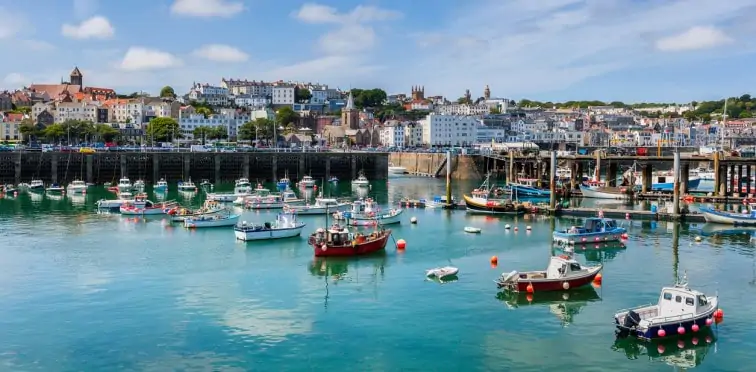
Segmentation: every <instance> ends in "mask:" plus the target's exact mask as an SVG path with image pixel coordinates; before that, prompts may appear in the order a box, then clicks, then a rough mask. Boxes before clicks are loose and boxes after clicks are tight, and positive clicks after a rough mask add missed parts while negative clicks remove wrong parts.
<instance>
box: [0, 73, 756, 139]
mask: <svg viewBox="0 0 756 372" xmlns="http://www.w3.org/2000/svg"><path fill="white" fill-rule="evenodd" d="M409 88H410V91H409V93H408V94H407V93H397V94H386V92H384V91H383V90H381V89H366V90H363V89H351V90H349V91H344V90H341V89H338V88H333V87H329V86H328V85H327V84H322V83H305V82H292V81H282V80H281V81H274V82H263V81H256V80H247V79H235V78H234V79H232V78H221V79H220V81H219V83H218V84H217V85H216V84H211V83H198V82H195V83H193V84H192V85H191V88H190V89H189V91H188V92H175V91H174V90H173V88H171V87H168V86H166V87H165V88H163V89H162V90H161V92H160V94H158V95H155V96H150V95H145V94H141V93H132V94H129V95H123V94H118V93H116V91H115V90H114V89H111V88H107V87H93V86H88V85H86V80H85V76H84V74H83V73H82V71H80V70H79V69H78V67H75V68H74V69H73V71H72V72H71V74H70V77H69V80H68V81H64V82H61V83H59V84H31V85H29V86H25V87H19V88H18V89H17V90H15V91H4V92H0V142H2V143H3V144H5V145H9V144H22V143H32V142H37V141H44V142H47V143H58V144H62V143H66V144H67V145H71V144H73V143H82V142H98V141H99V142H118V143H122V144H130V145H140V144H145V143H156V142H163V143H164V144H165V143H169V144H170V145H171V146H177V145H187V144H192V143H199V142H200V141H201V142H202V143H203V144H204V143H206V142H208V141H225V142H239V143H249V144H251V145H254V146H278V147H312V146H329V147H344V146H357V147H367V148H376V147H384V148H390V149H413V148H436V147H476V146H477V147H480V146H492V145H494V146H495V145H496V144H507V143H533V144H536V145H538V146H540V147H542V148H554V149H562V150H573V149H575V148H579V147H581V146H613V147H637V146H705V145H710V144H714V143H717V144H719V145H726V146H728V147H732V148H735V147H738V146H745V145H753V144H754V142H756V139H755V138H756V137H754V136H753V131H752V126H753V124H754V123H755V122H756V119H753V118H751V110H752V108H753V107H754V105H756V100H753V99H751V98H750V96H749V95H743V96H741V97H739V98H731V99H729V100H728V103H729V104H730V106H729V107H727V106H726V104H725V100H722V101H720V102H717V101H713V102H701V103H697V102H692V103H688V104H658V105H653V104H638V105H626V104H624V103H621V102H611V103H604V102H599V101H580V102H565V103H551V102H534V101H529V100H520V101H515V100H514V99H511V98H504V97H497V96H495V95H493V94H492V91H491V88H490V87H489V86H485V87H482V89H481V92H480V93H481V94H480V95H479V96H478V97H476V95H477V94H473V93H472V92H471V91H470V90H467V91H465V92H464V93H462V94H461V96H460V97H459V98H454V97H444V96H439V95H430V94H426V88H425V87H424V86H412V87H409ZM723 106H724V107H723ZM725 107H727V108H726V110H727V115H726V116H724V117H723V115H722V112H723V111H724V110H725ZM274 138H275V140H274Z"/></svg>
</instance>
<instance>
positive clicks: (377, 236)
mask: <svg viewBox="0 0 756 372" xmlns="http://www.w3.org/2000/svg"><path fill="white" fill-rule="evenodd" d="M389 236H391V230H389V229H384V228H382V227H381V228H378V229H376V230H375V231H373V232H371V233H369V234H363V233H359V232H356V233H351V232H349V230H348V229H347V228H346V227H342V226H340V225H338V224H334V225H332V226H331V227H330V228H328V229H324V228H322V227H321V228H319V229H317V230H316V231H315V232H314V233H313V234H312V235H310V238H309V239H308V240H307V243H309V244H310V245H311V246H312V247H313V249H314V250H315V256H316V257H326V256H359V255H365V254H370V253H373V252H378V251H381V250H383V249H384V248H386V243H387V242H388V238H389Z"/></svg>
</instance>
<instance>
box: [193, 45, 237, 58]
mask: <svg viewBox="0 0 756 372" xmlns="http://www.w3.org/2000/svg"><path fill="white" fill-rule="evenodd" d="M192 54H194V55H195V56H197V57H200V58H204V59H207V60H210V61H215V62H244V61H246V60H248V59H249V55H247V53H244V52H243V51H241V50H239V49H237V48H235V47H232V46H230V45H223V44H209V45H203V46H202V47H200V48H199V49H197V50H195V51H194V52H192Z"/></svg>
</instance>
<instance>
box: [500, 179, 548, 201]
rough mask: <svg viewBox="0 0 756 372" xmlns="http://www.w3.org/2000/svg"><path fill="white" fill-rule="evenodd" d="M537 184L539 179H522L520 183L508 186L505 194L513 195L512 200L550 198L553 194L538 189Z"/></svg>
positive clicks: (512, 183) (511, 183)
mask: <svg viewBox="0 0 756 372" xmlns="http://www.w3.org/2000/svg"><path fill="white" fill-rule="evenodd" d="M537 182H538V180H537V179H531V178H521V179H519V180H518V182H510V183H509V184H507V186H506V188H505V192H506V193H508V194H511V195H512V198H548V197H549V196H550V195H551V192H550V191H549V190H543V189H539V188H538V187H536V184H537Z"/></svg>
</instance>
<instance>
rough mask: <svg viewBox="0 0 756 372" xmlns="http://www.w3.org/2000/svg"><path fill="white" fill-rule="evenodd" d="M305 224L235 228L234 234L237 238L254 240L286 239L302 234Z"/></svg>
mask: <svg viewBox="0 0 756 372" xmlns="http://www.w3.org/2000/svg"><path fill="white" fill-rule="evenodd" d="M304 227H305V224H304V223H303V224H301V225H299V226H295V227H289V228H285V229H271V230H262V231H249V230H248V231H243V230H239V229H234V235H235V236H236V239H237V240H243V241H245V242H246V241H252V240H271V239H285V238H293V237H297V236H300V235H301V234H302V229H304Z"/></svg>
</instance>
